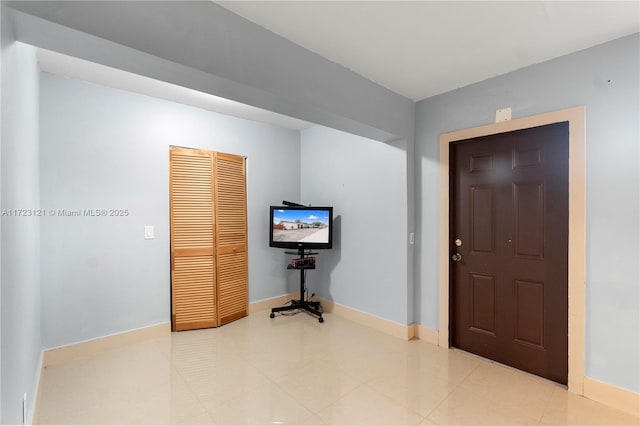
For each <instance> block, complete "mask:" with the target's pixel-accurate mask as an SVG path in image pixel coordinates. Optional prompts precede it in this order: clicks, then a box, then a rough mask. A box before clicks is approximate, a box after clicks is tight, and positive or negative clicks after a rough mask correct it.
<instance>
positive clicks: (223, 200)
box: [215, 153, 249, 325]
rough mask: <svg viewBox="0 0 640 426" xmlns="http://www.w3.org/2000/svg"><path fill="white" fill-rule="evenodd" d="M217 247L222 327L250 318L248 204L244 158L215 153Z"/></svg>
mask: <svg viewBox="0 0 640 426" xmlns="http://www.w3.org/2000/svg"><path fill="white" fill-rule="evenodd" d="M215 164H216V176H215V187H216V191H215V193H216V206H217V212H216V213H217V214H216V246H217V248H218V256H217V264H218V306H219V310H220V312H219V318H220V325H222V324H226V323H228V322H231V321H234V320H236V319H238V318H242V317H245V316H247V313H248V309H249V291H248V273H247V272H248V265H247V202H246V199H247V198H246V183H245V181H246V176H245V158H244V157H240V156H237V155H230V154H222V153H216V163H215Z"/></svg>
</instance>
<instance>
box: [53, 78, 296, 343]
mask: <svg viewBox="0 0 640 426" xmlns="http://www.w3.org/2000/svg"><path fill="white" fill-rule="evenodd" d="M41 135H42V136H41V151H40V152H41V162H40V164H41V170H40V182H41V205H42V206H43V207H45V208H46V209H47V210H49V209H54V210H58V209H68V210H76V209H81V210H82V209H98V208H99V209H103V208H104V209H112V208H117V209H128V210H129V213H130V214H129V216H127V217H60V216H57V217H51V216H47V217H46V218H44V219H43V220H42V234H41V235H42V318H43V336H44V346H45V347H46V348H50V347H55V346H59V345H64V344H69V343H73V342H77V341H81V340H84V339H91V338H95V337H99V336H104V335H107V334H110V333H115V332H121V331H126V330H130V329H133V328H137V327H143V326H147V325H151V324H155V323H161V322H166V321H169V320H170V316H169V315H170V287H169V278H170V269H169V266H170V265H169V192H168V191H169V145H178V146H186V147H192V148H201V149H209V150H214V151H221V152H229V153H233V154H238V155H243V156H246V157H247V193H248V200H247V204H248V232H249V259H250V261H249V299H250V301H254V300H260V299H264V298H268V297H273V296H277V295H281V294H284V293H286V292H287V291H288V290H287V287H286V278H287V277H286V271H285V270H284V269H283V264H282V259H281V256H280V254H279V253H278V252H277V251H275V250H273V249H269V248H268V242H267V237H268V222H269V219H268V206H269V205H270V204H274V203H279V202H280V201H281V200H282V199H283V197H284V198H290V199H297V198H298V197H299V194H300V168H299V162H300V160H299V159H300V145H299V141H300V138H299V133H298V132H297V131H292V130H287V129H282V128H277V127H274V126H270V125H266V124H260V123H255V122H251V121H247V120H242V119H238V118H233V117H229V116H225V115H221V114H217V113H213V112H209V111H204V110H200V109H198V108H193V107H188V106H184V105H179V104H175V103H172V102H168V101H163V100H159V99H154V98H150V97H146V96H143V95H138V94H133V93H130V92H124V91H120V90H116V89H112V88H108V87H104V86H99V85H96V84H92V83H87V82H83V81H79V80H73V79H65V78H62V77H58V76H54V75H51V74H48V73H42V74H41ZM145 225H153V226H154V227H155V239H153V240H144V238H143V237H144V226H145Z"/></svg>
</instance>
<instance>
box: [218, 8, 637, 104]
mask: <svg viewBox="0 0 640 426" xmlns="http://www.w3.org/2000/svg"><path fill="white" fill-rule="evenodd" d="M216 3H218V4H220V5H221V6H223V7H225V8H226V9H229V10H231V11H232V12H234V13H236V14H238V15H241V16H243V17H244V18H246V19H248V20H250V21H252V22H254V23H256V24H258V25H261V26H262V27H264V28H266V29H268V30H270V31H272V32H274V33H276V34H278V35H280V36H282V37H285V38H287V39H289V40H290V41H292V42H294V43H296V44H298V45H300V46H302V47H305V48H306V49H308V50H311V51H313V52H315V53H317V54H319V55H321V56H323V57H325V58H327V59H329V60H331V61H333V62H336V63H338V64H340V65H342V66H344V67H346V68H348V69H350V70H352V71H354V72H356V73H358V74H360V75H362V76H363V77H365V78H367V79H369V80H372V81H374V82H376V83H378V84H380V85H382V86H384V87H387V88H388V89H390V90H392V91H394V92H396V93H398V94H400V95H403V96H405V97H407V98H410V99H412V100H414V101H417V100H420V99H424V98H427V97H430V96H434V95H437V94H440V93H444V92H447V91H449V90H453V89H456V88H458V87H463V86H466V85H469V84H472V83H475V82H478V81H482V80H485V79H487V78H490V77H494V76H496V75H500V74H505V73H508V72H510V71H514V70H516V69H519V68H522V67H526V66H528V65H532V64H536V63H540V62H543V61H546V60H548V59H552V58H555V57H558V56H562V55H565V54H567V53H571V52H575V51H577V50H581V49H585V48H588V47H591V46H595V45H597V44H601V43H604V42H606V41H609V40H613V39H616V38H619V37H623V36H625V35H629V34H632V33H635V32H638V31H640V1H637V0H635V1H451V0H449V1H427V0H422V1H216Z"/></svg>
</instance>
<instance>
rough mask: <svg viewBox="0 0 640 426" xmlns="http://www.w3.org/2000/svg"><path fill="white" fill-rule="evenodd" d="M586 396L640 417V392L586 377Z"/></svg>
mask: <svg viewBox="0 0 640 426" xmlns="http://www.w3.org/2000/svg"><path fill="white" fill-rule="evenodd" d="M584 397H585V398H589V399H592V400H594V401H598V402H601V403H603V404H605V405H608V406H610V407H613V408H616V409H618V410H620V411H624V412H626V413H629V414H632V415H634V416H638V417H640V394H637V393H635V392H633V391H630V390H627V389H622V388H619V387H616V386H613V385H610V384H608V383H604V382H600V381H598V380H595V379H592V378H591V377H585V378H584Z"/></svg>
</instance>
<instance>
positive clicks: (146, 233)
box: [144, 225, 154, 240]
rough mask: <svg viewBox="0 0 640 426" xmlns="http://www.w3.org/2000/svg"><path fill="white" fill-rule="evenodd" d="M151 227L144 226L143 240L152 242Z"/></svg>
mask: <svg viewBox="0 0 640 426" xmlns="http://www.w3.org/2000/svg"><path fill="white" fill-rule="evenodd" d="M153 238H154V236H153V226H151V225H145V227H144V239H145V240H153Z"/></svg>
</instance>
